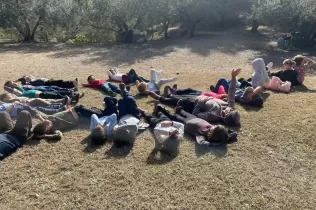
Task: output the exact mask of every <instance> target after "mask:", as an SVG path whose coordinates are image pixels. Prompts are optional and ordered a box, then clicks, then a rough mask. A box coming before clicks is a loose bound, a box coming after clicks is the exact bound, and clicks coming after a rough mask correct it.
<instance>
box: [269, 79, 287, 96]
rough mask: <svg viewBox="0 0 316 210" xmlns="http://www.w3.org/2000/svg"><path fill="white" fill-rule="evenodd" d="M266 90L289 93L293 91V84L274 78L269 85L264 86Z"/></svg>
mask: <svg viewBox="0 0 316 210" xmlns="http://www.w3.org/2000/svg"><path fill="white" fill-rule="evenodd" d="M264 87H265V88H267V89H271V90H276V91H280V92H283V93H288V92H290V90H291V82H288V81H286V82H282V81H281V80H280V78H278V77H272V79H271V80H270V82H269V83H268V84H265V85H264Z"/></svg>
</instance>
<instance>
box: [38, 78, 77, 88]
mask: <svg viewBox="0 0 316 210" xmlns="http://www.w3.org/2000/svg"><path fill="white" fill-rule="evenodd" d="M37 86H38V85H37ZM43 86H58V87H61V88H74V87H76V85H75V82H74V81H63V80H48V81H45V84H44V85H43Z"/></svg>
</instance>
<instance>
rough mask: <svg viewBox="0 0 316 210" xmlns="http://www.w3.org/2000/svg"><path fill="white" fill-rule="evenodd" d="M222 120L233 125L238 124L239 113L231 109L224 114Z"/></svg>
mask: <svg viewBox="0 0 316 210" xmlns="http://www.w3.org/2000/svg"><path fill="white" fill-rule="evenodd" d="M224 122H225V123H226V124H227V125H230V126H235V125H239V124H240V113H239V112H238V111H237V110H233V111H231V112H229V113H228V114H226V115H225V117H224Z"/></svg>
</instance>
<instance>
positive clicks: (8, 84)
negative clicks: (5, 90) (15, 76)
mask: <svg viewBox="0 0 316 210" xmlns="http://www.w3.org/2000/svg"><path fill="white" fill-rule="evenodd" d="M4 86H7V87H14V83H13V81H7V82H6V83H4Z"/></svg>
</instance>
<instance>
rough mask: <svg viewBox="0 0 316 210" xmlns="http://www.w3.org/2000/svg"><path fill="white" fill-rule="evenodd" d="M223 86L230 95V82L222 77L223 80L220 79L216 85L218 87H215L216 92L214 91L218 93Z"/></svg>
mask: <svg viewBox="0 0 316 210" xmlns="http://www.w3.org/2000/svg"><path fill="white" fill-rule="evenodd" d="M221 85H222V86H223V87H224V89H225V92H226V93H228V89H229V81H228V80H227V79H226V78H224V77H222V78H220V79H219V80H218V82H217V84H216V86H215V90H214V91H215V93H218V89H219V87H220V86H221Z"/></svg>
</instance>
